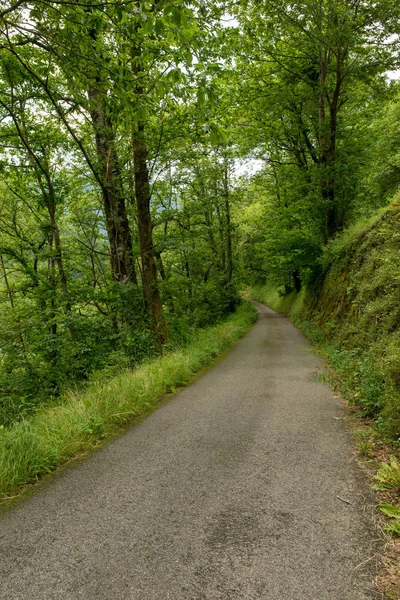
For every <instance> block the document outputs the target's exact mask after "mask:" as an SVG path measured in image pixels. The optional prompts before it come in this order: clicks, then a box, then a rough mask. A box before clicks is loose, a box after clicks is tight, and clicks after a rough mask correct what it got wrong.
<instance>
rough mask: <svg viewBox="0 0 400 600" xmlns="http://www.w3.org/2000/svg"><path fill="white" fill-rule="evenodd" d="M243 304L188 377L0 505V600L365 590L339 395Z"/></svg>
mask: <svg viewBox="0 0 400 600" xmlns="http://www.w3.org/2000/svg"><path fill="white" fill-rule="evenodd" d="M255 304H256V306H257V308H258V310H259V319H258V321H257V323H256V324H255V326H254V327H253V328H252V329H251V330H250V332H249V333H248V334H247V335H246V336H245V337H244V338H243V339H242V340H241V341H240V342H239V344H237V345H236V346H235V348H234V349H233V350H232V351H231V352H230V353H229V354H228V355H227V356H226V357H225V358H224V359H223V360H222V361H220V362H219V363H217V364H216V365H215V366H214V367H213V368H211V369H210V370H209V371H208V372H207V373H206V374H205V375H204V376H202V377H201V378H200V379H198V380H197V381H196V382H195V383H193V384H192V385H191V386H190V387H188V388H186V389H185V390H184V391H182V392H180V393H179V394H178V395H177V396H175V397H174V398H173V399H172V400H171V401H170V402H168V403H165V404H164V405H162V406H161V407H160V408H159V409H158V410H157V411H155V412H153V413H152V414H151V415H150V416H149V417H148V418H147V419H145V420H144V421H143V422H141V423H140V424H139V425H137V426H135V427H133V428H132V429H130V430H129V431H128V432H127V433H125V434H124V435H122V436H121V437H119V438H118V439H116V440H115V441H114V442H112V443H111V444H109V445H108V446H107V447H105V448H104V449H102V450H101V451H99V452H97V453H95V454H94V455H92V456H90V457H89V458H87V459H85V460H83V461H80V462H79V463H77V464H76V465H75V467H73V468H68V469H66V470H64V471H63V472H61V473H60V474H59V475H58V476H56V477H55V478H54V479H53V480H52V481H51V483H50V484H48V485H45V486H41V487H40V488H39V489H38V491H37V492H36V493H35V494H34V496H33V497H32V498H31V499H30V500H29V501H26V502H22V503H20V504H17V505H16V506H14V507H13V508H12V509H11V510H10V511H8V512H6V513H4V514H3V513H2V514H1V516H0V598H2V599H4V600H75V599H76V600H78V599H84V600H92V599H93V600H94V599H96V600H99V599H100V600H164V599H165V600H166V599H171V600H236V599H239V598H240V599H246V600H252V599H259V598H262V599H265V600H365V599H370V598H377V597H378V596H377V595H375V594H374V591H373V578H374V569H375V565H374V560H368V559H370V558H371V557H373V555H374V553H375V549H376V548H375V545H376V542H377V540H376V538H377V534H376V531H374V528H373V523H372V521H373V517H372V515H373V498H372V497H371V496H370V495H369V491H368V489H367V487H366V484H365V482H364V480H363V476H362V474H361V472H360V471H359V467H358V466H357V463H356V461H355V458H354V451H353V448H352V441H351V438H350V436H349V434H348V433H347V432H346V431H345V426H344V423H343V419H342V417H343V414H342V412H341V408H340V405H339V401H338V400H337V399H335V398H334V397H333V395H332V393H331V391H330V390H329V389H328V388H327V387H326V386H325V385H323V384H321V383H318V382H316V381H315V380H314V378H313V373H314V371H315V369H316V368H317V366H318V364H319V360H318V358H316V357H315V355H313V354H312V352H311V351H310V348H309V345H308V343H307V342H306V340H305V339H304V337H303V336H302V334H301V333H299V331H297V330H296V329H295V328H294V327H293V326H292V325H291V324H290V323H289V322H288V321H287V320H285V319H284V318H282V317H280V316H279V315H277V314H276V313H274V312H273V311H272V310H270V309H268V308H266V307H264V306H263V305H261V304H258V303H255ZM365 561H366V562H365ZM361 563H363V564H361ZM359 565H361V566H359Z"/></svg>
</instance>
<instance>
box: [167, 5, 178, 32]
mask: <svg viewBox="0 0 400 600" xmlns="http://www.w3.org/2000/svg"><path fill="white" fill-rule="evenodd" d="M164 16H165V17H166V18H167V19H168V20H169V21H170V22H171V23H173V24H174V25H177V26H178V27H180V25H181V22H182V17H181V11H180V10H179V8H177V7H176V6H174V5H173V4H167V6H166V7H165V8H164Z"/></svg>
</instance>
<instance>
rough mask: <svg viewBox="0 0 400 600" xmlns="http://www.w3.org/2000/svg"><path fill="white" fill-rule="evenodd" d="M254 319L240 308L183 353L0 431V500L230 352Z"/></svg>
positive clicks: (200, 335)
mask: <svg viewBox="0 0 400 600" xmlns="http://www.w3.org/2000/svg"><path fill="white" fill-rule="evenodd" d="M255 318H256V311H255V309H254V307H253V306H252V305H251V304H249V303H243V304H242V305H241V306H240V307H239V309H238V311H237V312H236V313H235V314H234V315H232V316H231V317H229V319H228V320H226V321H225V322H223V323H221V324H219V325H217V326H215V327H210V328H207V329H204V330H200V331H199V332H198V333H197V334H196V335H195V337H194V338H193V340H192V342H191V343H190V344H189V345H188V346H186V347H185V348H182V349H180V350H178V351H175V352H172V353H170V354H167V355H165V356H163V357H160V358H156V359H151V360H148V361H146V362H145V363H143V364H142V365H140V366H139V367H137V368H136V369H134V370H127V371H125V372H123V373H121V374H120V375H117V376H115V377H114V378H112V379H111V380H110V381H109V382H108V383H99V382H97V383H93V384H92V385H91V386H89V388H88V389H87V390H86V391H85V392H83V393H81V394H77V393H72V392H71V393H69V394H67V395H66V396H65V397H64V398H63V402H62V404H60V405H59V406H53V407H51V408H47V409H43V410H41V411H40V412H37V413H36V414H35V415H34V416H32V417H31V418H30V419H29V420H24V421H22V422H20V423H17V424H15V425H13V426H12V427H10V428H2V429H0V499H5V498H7V497H10V496H11V495H13V494H16V493H18V491H19V490H20V488H21V486H23V485H24V484H28V483H32V482H35V481H38V480H39V479H40V478H41V477H43V476H44V475H46V474H48V473H51V472H52V471H54V470H55V469H56V468H57V467H58V466H59V465H61V464H63V463H65V462H67V461H68V460H70V459H72V458H74V457H76V456H77V455H79V454H80V453H85V452H87V451H88V450H90V449H92V448H94V447H95V446H96V445H98V443H99V441H100V440H102V439H105V438H108V437H109V436H111V435H113V434H115V433H116V432H118V430H119V429H120V428H121V427H126V426H127V425H129V424H130V423H133V422H134V421H135V419H137V418H138V417H141V416H143V415H145V414H146V413H147V412H149V411H150V410H151V409H152V408H154V406H155V405H157V403H158V402H159V401H160V400H161V399H162V398H163V396H165V395H166V394H168V393H172V392H174V391H176V390H177V389H179V388H180V387H182V386H185V385H187V384H188V383H189V382H190V381H191V380H192V379H193V378H194V376H195V375H196V374H197V373H198V372H199V371H201V370H202V369H203V368H205V367H207V366H208V365H210V363H212V362H213V361H214V359H215V358H216V357H217V356H218V355H219V354H221V353H222V352H223V351H225V350H227V349H228V348H230V347H231V346H232V345H233V344H234V343H235V342H236V341H237V340H238V339H239V338H240V337H242V336H243V335H244V333H245V332H246V331H247V330H248V328H249V326H250V324H251V323H253V322H254V321H255Z"/></svg>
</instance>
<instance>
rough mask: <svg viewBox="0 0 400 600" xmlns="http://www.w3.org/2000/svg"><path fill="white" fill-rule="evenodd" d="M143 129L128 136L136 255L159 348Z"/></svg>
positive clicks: (162, 337) (162, 330)
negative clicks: (135, 231)
mask: <svg viewBox="0 0 400 600" xmlns="http://www.w3.org/2000/svg"><path fill="white" fill-rule="evenodd" d="M143 134H144V125H143V124H142V123H140V124H139V125H138V127H137V131H134V132H133V134H132V147H133V159H134V165H135V192H136V204H137V217H138V229H139V243H140V255H141V259H142V281H143V293H144V298H145V302H146V307H147V310H148V313H149V317H150V322H151V327H152V329H153V331H154V332H155V333H156V335H157V339H158V341H159V342H160V344H165V343H167V341H168V331H167V324H166V321H165V318H164V313H163V307H162V302H161V296H160V291H159V289H158V284H157V269H156V261H155V256H154V246H153V228H152V223H151V214H150V183H149V171H148V168H147V160H146V159H147V150H146V144H145V142H144V139H143Z"/></svg>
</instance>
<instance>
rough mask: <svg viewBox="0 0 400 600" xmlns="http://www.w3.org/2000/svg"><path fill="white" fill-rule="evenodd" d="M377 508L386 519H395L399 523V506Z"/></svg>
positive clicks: (388, 505) (384, 505)
mask: <svg viewBox="0 0 400 600" xmlns="http://www.w3.org/2000/svg"><path fill="white" fill-rule="evenodd" d="M378 508H379V510H380V511H381V512H382V513H383V514H384V515H386V516H387V517H390V518H391V519H396V521H397V520H398V521H400V506H394V505H393V504H381V505H380V506H378Z"/></svg>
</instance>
